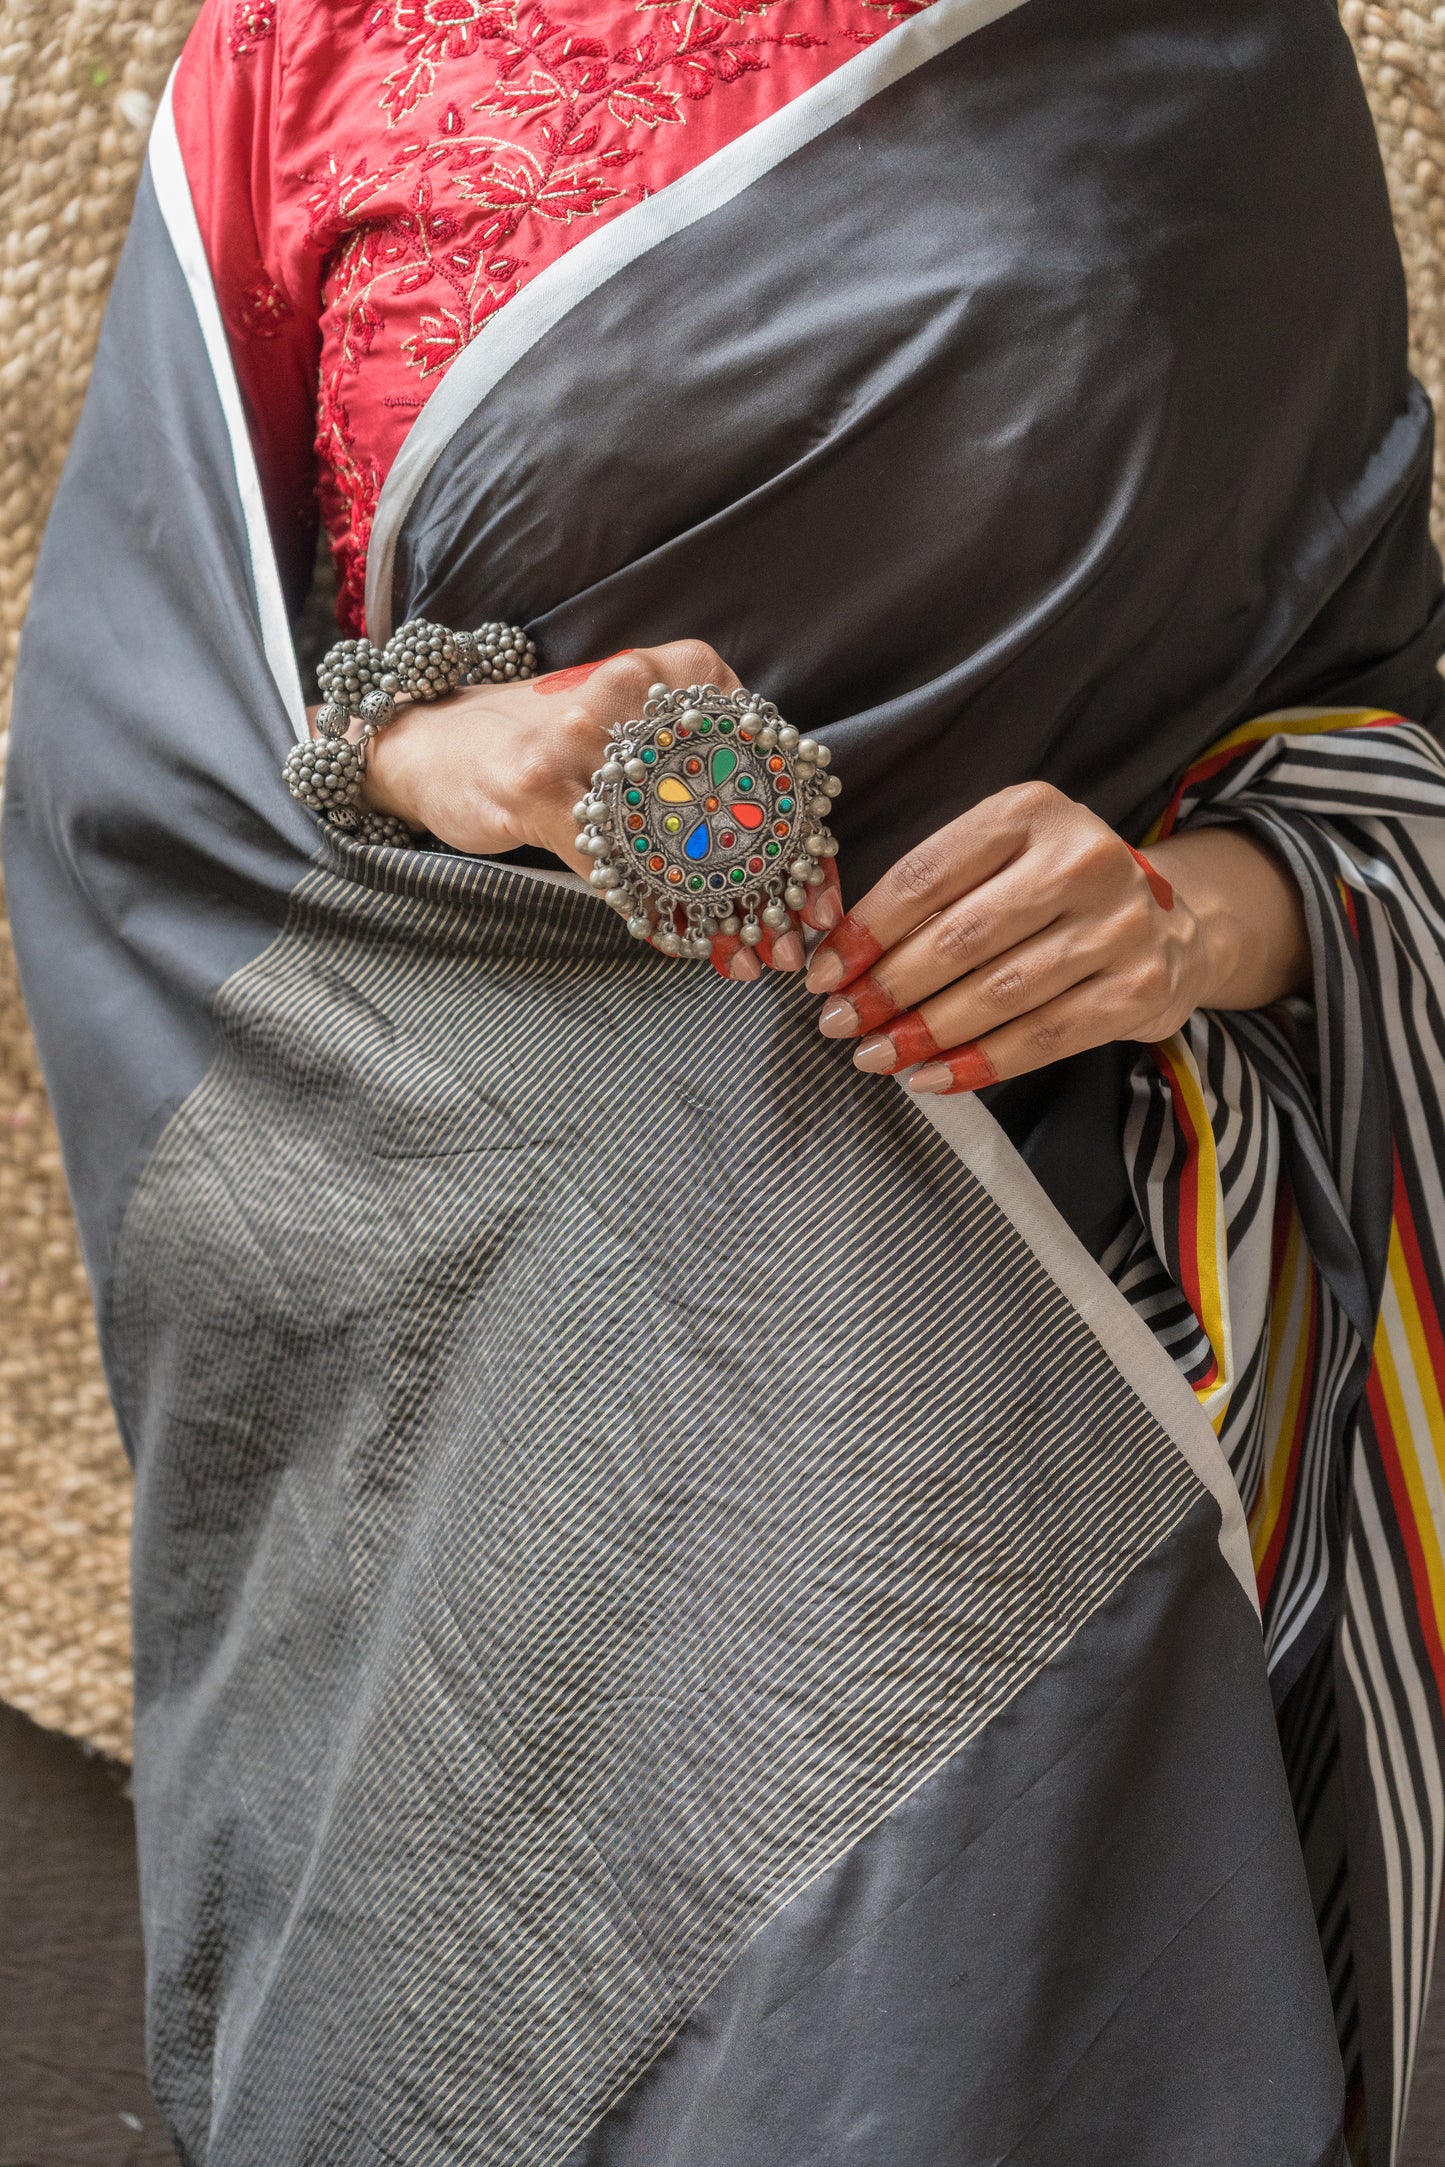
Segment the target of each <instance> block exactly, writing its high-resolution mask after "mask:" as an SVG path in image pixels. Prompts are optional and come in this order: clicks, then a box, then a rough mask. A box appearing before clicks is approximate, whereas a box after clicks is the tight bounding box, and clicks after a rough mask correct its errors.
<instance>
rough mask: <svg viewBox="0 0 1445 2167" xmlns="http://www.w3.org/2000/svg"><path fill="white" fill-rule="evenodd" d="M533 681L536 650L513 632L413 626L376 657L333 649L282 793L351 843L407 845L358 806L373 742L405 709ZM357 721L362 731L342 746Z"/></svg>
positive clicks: (358, 645)
mask: <svg viewBox="0 0 1445 2167" xmlns="http://www.w3.org/2000/svg"><path fill="white" fill-rule="evenodd" d="M536 673H537V650H536V647H535V646H534V645H533V643H532V641H531V640H529V639H528V637H527V635H526V633H525V632H524V631H522V629H521V627H520V626H518V625H507V624H500V623H494V624H485V625H480V626H478V628H477V630H476V631H475V632H452V631H450V630H449V629H448V628H447V626H445V625H438V624H430V623H428V621H427V619H426V618H425V617H413V618H412V619H410V621H409V622H408V623H406V624H404V625H401V626H399V627H398V628H397V630H396V631H395V632H393V634H392V635H391V638H390V639H389V640H388V641H387V643H386V645H385V646H384V647H373V646H372V644H371V641H370V640H368V639H359V640H338V642H337V644H336V645H335V646H334V647H333V648H331V649H329V650H328V652H327V653H326V654H325V655H324V656H323V657H322V660H321V664H320V667H319V668H318V670H317V672H316V681H317V684H318V685H319V687H320V690H321V697H322V702H323V704H322V706H321V709H320V711H319V712H318V714H317V717H316V735H315V737H314V738H309V739H307V740H306V741H305V742H304V743H303V744H299V745H294V746H293V747H292V748H291V751H290V752H289V753H288V754H287V755H286V763H285V766H284V768H283V769H282V773H283V774H284V776H285V778H286V787H287V789H288V790H289V791H290V792H291V795H292V797H293V798H296V799H298V800H299V801H300V803H301V804H302V805H305V806H309V808H310V809H311V811H312V812H313V813H319V814H320V816H321V818H322V819H323V820H326V821H329V822H330V824H331V826H332V827H334V828H340V829H341V830H342V831H343V833H345V834H348V835H350V836H351V837H352V839H353V840H354V841H355V842H358V843H390V844H393V845H397V846H405V845H407V844H409V843H413V842H414V841H415V840H416V838H415V836H414V835H413V832H412V830H411V829H410V828H409V827H408V826H407V824H406V822H405V821H404V820H398V819H396V818H395V817H394V816H393V815H392V814H390V813H375V812H372V811H371V810H370V808H369V807H368V806H365V805H362V804H361V803H360V798H361V787H362V784H363V782H364V781H365V779H366V752H367V747H368V746H369V745H370V743H371V740H372V739H373V738H374V737H375V736H376V735H377V734H378V732H379V731H382V730H384V729H385V728H386V726H387V724H388V723H389V722H392V721H394V720H395V718H396V715H397V712H398V707H399V703H400V702H401V701H403V700H440V699H442V698H444V697H445V695H446V694H447V693H449V692H455V691H456V689H457V687H458V686H459V685H465V684H473V685H477V684H484V685H503V684H507V683H510V682H513V681H515V680H517V679H520V678H525V677H535V675H536ZM358 719H359V721H360V723H361V730H360V732H359V734H358V735H357V736H356V737H354V738H353V737H350V736H349V735H348V734H347V733H348V732H349V730H350V728H351V725H352V722H353V721H354V720H358Z"/></svg>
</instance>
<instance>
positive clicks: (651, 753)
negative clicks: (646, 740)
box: [641, 745, 657, 767]
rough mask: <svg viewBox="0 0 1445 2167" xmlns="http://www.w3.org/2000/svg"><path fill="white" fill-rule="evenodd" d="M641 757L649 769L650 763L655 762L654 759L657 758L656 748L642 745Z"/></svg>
mask: <svg viewBox="0 0 1445 2167" xmlns="http://www.w3.org/2000/svg"><path fill="white" fill-rule="evenodd" d="M641 757H642V758H643V759H644V760H645V761H646V762H647V765H648V766H649V767H651V766H652V763H653V761H654V760H655V759H656V758H657V748H656V746H654V745H644V746H643V748H642V755H641Z"/></svg>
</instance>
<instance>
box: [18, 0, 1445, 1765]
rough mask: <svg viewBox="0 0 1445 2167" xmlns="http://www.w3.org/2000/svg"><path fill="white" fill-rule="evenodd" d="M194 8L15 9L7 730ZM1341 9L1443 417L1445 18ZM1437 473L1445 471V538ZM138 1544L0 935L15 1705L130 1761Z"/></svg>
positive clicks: (1421, 364) (56, 3)
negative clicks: (91, 383) (148, 158)
mask: <svg viewBox="0 0 1445 2167" xmlns="http://www.w3.org/2000/svg"><path fill="white" fill-rule="evenodd" d="M779 4H780V6H785V5H786V0H779ZM194 13H195V6H194V4H193V0H0V729H3V725H4V719H5V716H6V715H7V714H8V703H9V689H10V679H11V674H12V671H13V669H14V661H15V651H16V645H17V642H18V638H19V632H20V623H21V619H22V617H23V616H24V613H25V603H26V597H27V595H28V593H29V590H30V577H31V571H32V568H33V565H34V560H35V551H36V549H37V547H38V545H39V540H40V534H41V529H42V527H43V526H44V523H45V515H46V511H47V509H48V507H49V504H50V499H51V496H52V494H53V492H54V489H55V484H56V482H57V480H58V479H59V475H60V468H61V463H62V461H63V460H64V457H65V448H66V445H67V444H68V443H69V440H70V435H71V431H72V430H73V428H74V426H75V420H76V416H77V414H78V412H79V409H80V402H81V399H82V397H83V396H84V392H85V383H86V377H87V375H88V373H89V369H90V363H91V357H92V355H93V353H94V351H95V341H96V336H97V334H98V332H99V329H100V318H101V312H102V310H103V308H104V306H105V297H106V294H107V291H108V290H109V286H110V281H111V276H112V273H113V272H114V269H115V263H116V257H117V256H118V254H119V252H120V245H121V242H122V240H123V238H124V235H125V226H126V220H127V217H128V215H129V211H130V204H131V199H132V196H133V194H134V190H135V183H136V178H137V175H138V173H139V171H140V165H141V160H142V158H143V156H144V153H145V142H146V131H147V129H148V127H149V125H150V120H151V116H152V114H153V112H154V110H155V102H156V99H157V98H158V96H159V95H160V92H161V90H162V88H163V86H164V84H165V79H166V75H167V73H168V72H169V69H170V67H171V64H172V62H173V61H174V59H175V57H176V54H177V53H178V52H179V51H180V47H181V42H182V40H183V39H184V37H185V34H186V31H187V29H188V28H189V26H190V23H191V20H192V17H193V15H194ZM1343 14H1344V20H1345V24H1346V27H1347V29H1348V31H1349V34H1350V37H1351V39H1352V40H1353V42H1354V46H1355V51H1356V53H1357V55H1358V57H1359V61H1360V67H1361V71H1362V73H1363V76H1364V79H1365V86H1366V90H1367V92H1368V94H1369V99H1370V104H1371V108H1372V110H1373V112H1374V115H1375V120H1376V124H1377V126H1378V128H1379V133H1380V141H1381V144H1382V146H1383V149H1384V153H1385V163H1386V167H1387V169H1388V172H1389V176H1390V189H1391V195H1392V198H1393V201H1394V206H1395V217H1396V223H1397V225H1398V228H1399V233H1400V242H1401V247H1402V249H1403V251H1404V257H1405V267H1406V272H1407V274H1408V277H1409V282H1410V298H1411V306H1412V311H1413V323H1414V353H1413V361H1414V367H1415V370H1416V373H1417V374H1418V375H1419V377H1420V378H1421V380H1422V381H1423V383H1424V384H1425V386H1426V388H1427V389H1428V390H1429V392H1430V393H1431V395H1432V397H1433V398H1434V399H1435V402H1436V405H1437V407H1438V406H1439V405H1440V404H1441V395H1442V392H1445V263H1442V257H1445V7H1441V8H1438V9H1436V10H1435V11H1434V12H1433V13H1431V14H1416V13H1415V12H1414V11H1413V10H1411V9H1409V8H1392V7H1373V6H1368V5H1366V4H1365V0H1346V4H1345V7H1344V9H1343ZM1321 150H1322V155H1325V156H1327V155H1328V145H1322V146H1321ZM1442 476H1445V462H1442V464H1441V465H1440V466H1439V467H1437V479H1436V510H1437V522H1438V523H1439V524H1440V525H1441V528H1442V531H1445V517H1442V516H1441V515H1442V513H1445V488H1442V485H1441V484H1442ZM3 743H4V740H3V737H0V758H3ZM129 1533H130V1497H129V1479H128V1475H127V1470H126V1465H125V1460H124V1458H123V1456H122V1453H121V1450H120V1446H119V1443H118V1441H117V1439H116V1434H115V1428H114V1425H113V1423H112V1421H111V1416H110V1411H109V1406H108V1403H107V1399H106V1391H105V1383H104V1379H103V1377H102V1374H101V1367H100V1359H99V1356H98V1354H97V1352H96V1345H95V1335H94V1331H93V1328H92V1324H91V1316H90V1306H89V1300H88V1296H87V1291H86V1283H85V1274H84V1272H83V1270H82V1268H81V1264H80V1258H79V1252H78V1250H77V1247H76V1240H75V1231H74V1227H73V1225H72V1223H71V1217H70V1211H69V1207H68V1205H67V1202H66V1196H65V1184H64V1180H63V1178H62V1174H61V1167H60V1154H59V1151H58V1149H57V1146H56V1140H55V1131H54V1129H53V1127H52V1125H51V1120H50V1115H49V1112H48V1110H47V1108H46V1103H45V1093H44V1090H43V1087H42V1084H41V1080H40V1072H39V1068H38V1065H37V1063H36V1059H35V1051H34V1048H33V1046H32V1044H31V1040H30V1036H29V1033H28V1032H27V1030H26V1027H25V1018H24V1014H23V1011H22V1009H21V1004H20V993H19V988H18V986H17V983H16V978H15V968H14V963H13V960H12V958H11V955H10V951H9V947H8V944H7V943H6V942H5V941H4V937H3V931H0V1699H3V1700H8V1701H10V1702H12V1703H13V1704H14V1705H15V1706H16V1707H19V1708H22V1709H24V1710H25V1711H26V1713H27V1714H29V1715H31V1716H33V1717H34V1718H35V1720H36V1721H37V1722H39V1723H42V1724H45V1725H46V1726H48V1727H50V1728H52V1729H55V1730H61V1731H68V1732H69V1733H71V1734H72V1735H73V1736H74V1737H77V1738H80V1739H83V1740H84V1741H86V1742H87V1743H88V1744H91V1745H94V1746H97V1747H99V1748H100V1749H102V1750H103V1751H104V1752H106V1753H111V1754H115V1755H118V1756H122V1757H123V1756H125V1755H126V1754H127V1753H128V1751H129V1746H130V1671H129V1625H128V1603H127V1551H128V1544H129Z"/></svg>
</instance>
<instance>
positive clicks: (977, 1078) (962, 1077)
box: [908, 1046, 998, 1091]
mask: <svg viewBox="0 0 1445 2167" xmlns="http://www.w3.org/2000/svg"><path fill="white" fill-rule="evenodd" d="M997 1082H998V1070H997V1069H996V1068H995V1067H994V1065H993V1063H992V1061H990V1059H989V1057H988V1055H987V1054H986V1053H985V1052H984V1050H983V1048H982V1047H981V1046H959V1047H957V1048H956V1049H955V1050H954V1052H952V1053H950V1054H946V1055H945V1056H944V1058H943V1059H942V1060H941V1061H930V1062H929V1064H928V1066H927V1067H926V1068H920V1069H915V1070H914V1072H913V1074H912V1075H911V1076H910V1077H909V1079H908V1088H909V1090H910V1091H980V1090H982V1088H983V1086H984V1085H985V1084H991V1083H997Z"/></svg>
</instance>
